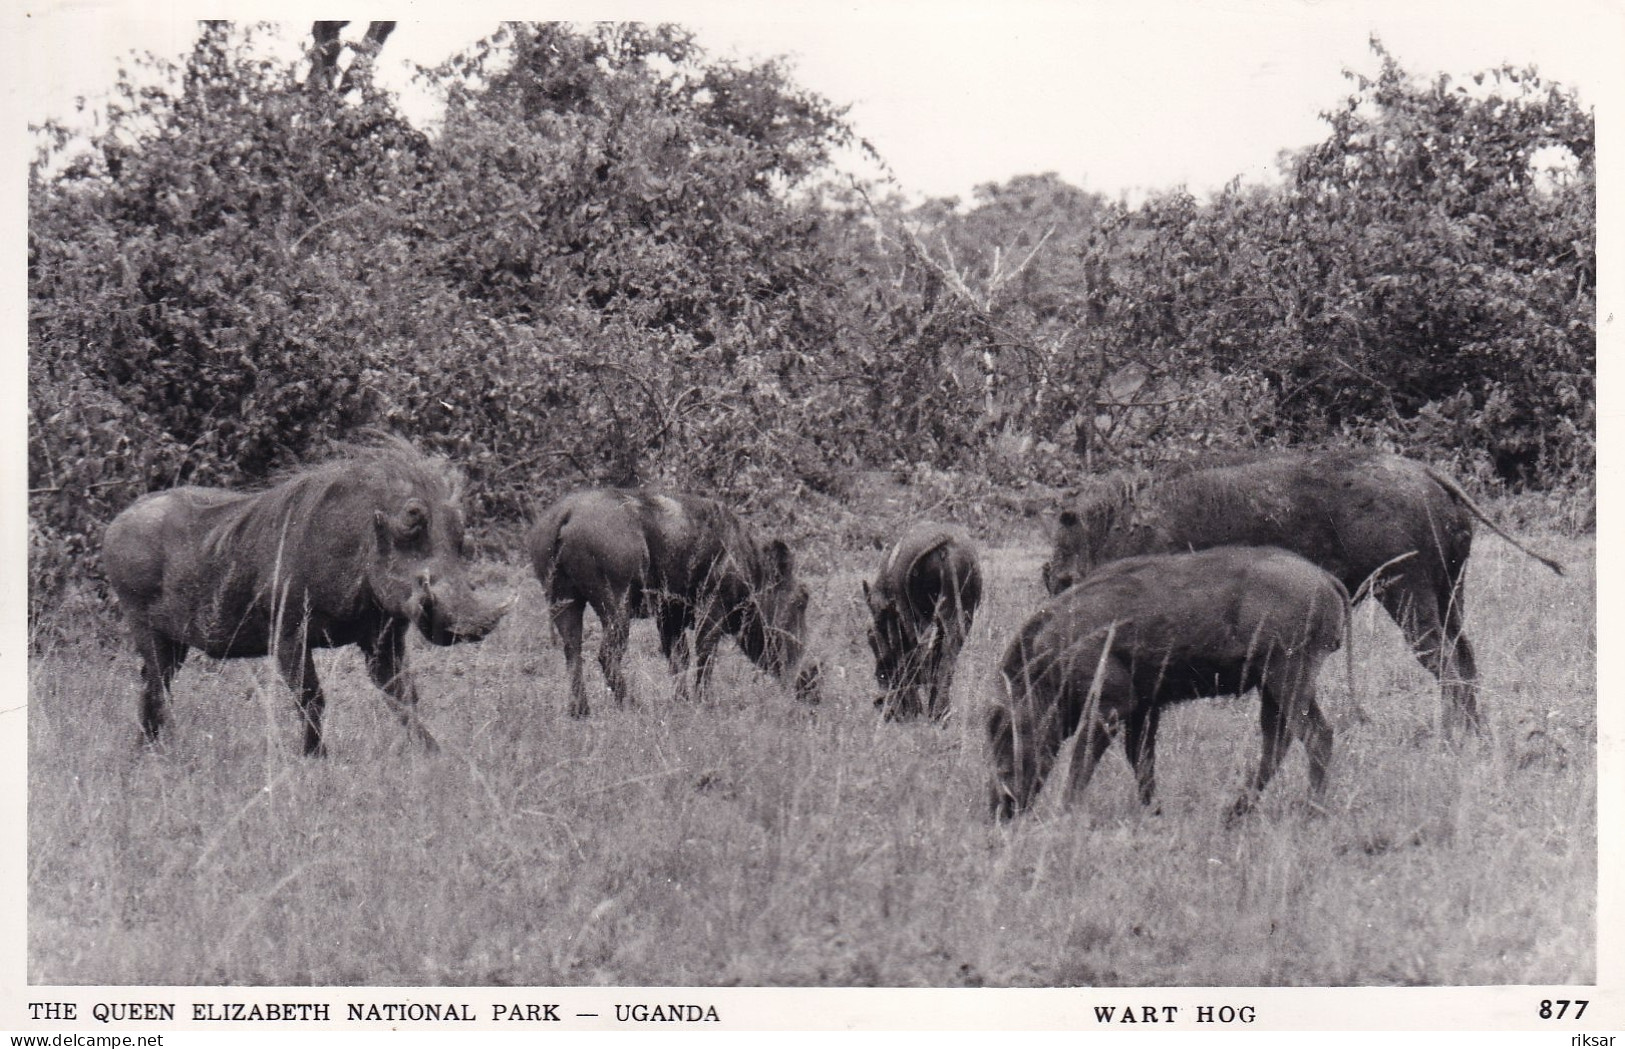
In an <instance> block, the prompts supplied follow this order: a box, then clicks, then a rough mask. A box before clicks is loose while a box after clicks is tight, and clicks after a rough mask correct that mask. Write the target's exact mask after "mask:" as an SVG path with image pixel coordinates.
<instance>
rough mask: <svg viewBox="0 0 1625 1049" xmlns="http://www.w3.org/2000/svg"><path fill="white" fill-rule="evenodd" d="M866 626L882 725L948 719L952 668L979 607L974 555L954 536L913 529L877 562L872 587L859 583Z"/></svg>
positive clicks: (948, 531) (949, 531)
mask: <svg viewBox="0 0 1625 1049" xmlns="http://www.w3.org/2000/svg"><path fill="white" fill-rule="evenodd" d="M863 600H864V602H865V603H866V604H867V605H868V606H869V615H870V617H871V618H872V619H873V621H874V622H873V625H872V626H871V627H870V628H869V647H870V648H871V649H872V650H873V651H874V654H875V681H876V682H878V683H879V685H880V688H881V695H880V697H879V698H877V699H876V700H875V706H877V707H879V708H880V709H881V711H882V712H883V713H884V716H885V717H886V718H888V719H890V718H897V719H906V718H916V717H919V716H920V714H921V712H922V707H921V703H920V692H921V690H922V689H923V690H924V691H925V694H926V698H925V703H924V707H923V712H924V713H926V714H928V715H929V716H931V717H932V718H934V719H937V720H941V719H943V718H946V717H947V716H948V703H949V691H950V689H951V688H952V687H953V682H954V665H955V663H956V662H957V661H958V659H959V650H960V649H961V648H962V647H964V644H965V637H966V636H967V635H968V634H969V633H970V627H971V621H972V619H974V618H975V616H976V606H977V605H978V604H979V603H980V602H981V600H982V569H981V565H980V564H979V562H978V561H977V557H976V547H975V545H974V544H973V543H972V542H971V541H970V537H969V536H967V535H966V534H965V532H964V531H963V530H962V529H959V528H946V527H943V526H941V525H934V524H919V525H915V526H914V527H912V528H910V529H909V530H908V531H907V532H906V533H904V534H903V537H902V538H901V539H899V540H898V541H897V542H896V543H895V544H893V545H892V547H891V549H890V550H888V551H887V552H886V554H885V556H884V557H883V558H881V561H880V572H879V573H878V574H877V575H876V577H875V584H874V586H872V587H871V586H870V585H869V581H868V580H867V579H866V580H864V581H863Z"/></svg>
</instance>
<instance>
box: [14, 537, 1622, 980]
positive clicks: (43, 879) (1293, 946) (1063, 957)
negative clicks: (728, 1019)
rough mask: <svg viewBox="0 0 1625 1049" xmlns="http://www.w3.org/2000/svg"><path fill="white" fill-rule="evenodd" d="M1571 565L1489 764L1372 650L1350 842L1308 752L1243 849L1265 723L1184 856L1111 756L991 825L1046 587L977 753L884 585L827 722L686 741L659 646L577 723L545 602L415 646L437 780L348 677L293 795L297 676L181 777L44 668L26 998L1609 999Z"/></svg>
mask: <svg viewBox="0 0 1625 1049" xmlns="http://www.w3.org/2000/svg"><path fill="white" fill-rule="evenodd" d="M1542 542H1543V545H1546V546H1548V547H1551V548H1553V549H1554V551H1555V552H1556V554H1557V555H1558V556H1559V557H1562V558H1563V559H1564V560H1566V561H1567V562H1568V563H1569V565H1570V566H1571V567H1570V574H1569V576H1568V577H1567V578H1564V579H1558V578H1556V577H1554V576H1551V575H1550V574H1549V573H1547V572H1546V571H1545V570H1544V569H1542V568H1540V567H1539V566H1538V565H1535V564H1534V563H1533V562H1530V561H1528V560H1526V559H1524V558H1523V557H1521V556H1520V555H1518V554H1517V553H1515V552H1513V551H1511V550H1510V549H1509V548H1508V547H1507V546H1506V545H1505V544H1502V543H1500V542H1498V541H1496V540H1495V539H1493V538H1491V537H1485V538H1481V539H1480V541H1479V542H1478V544H1477V553H1476V555H1475V559H1474V564H1473V566H1472V568H1471V570H1470V576H1471V580H1470V584H1471V585H1470V590H1469V594H1470V605H1469V613H1468V622H1469V624H1470V629H1471V631H1472V635H1473V637H1474V640H1475V642H1476V644H1477V648H1478V651H1479V653H1480V663H1481V664H1482V665H1483V668H1484V672H1485V678H1486V679H1485V682H1484V697H1483V702H1484V705H1485V708H1486V710H1487V713H1488V722H1489V732H1488V734H1487V736H1486V737H1485V738H1484V739H1483V740H1481V741H1477V742H1472V743H1469V744H1468V745H1466V746H1464V747H1462V748H1460V749H1452V748H1449V747H1446V746H1444V745H1443V744H1442V742H1441V740H1440V738H1439V736H1438V734H1437V731H1436V726H1437V722H1438V696H1437V689H1436V687H1435V686H1434V684H1433V682H1432V680H1431V679H1430V678H1428V677H1427V676H1426V675H1425V674H1424V673H1423V672H1422V671H1421V670H1420V668H1419V667H1417V666H1416V664H1415V662H1414V660H1412V659H1411V657H1410V655H1409V654H1408V652H1407V650H1406V649H1405V648H1404V646H1403V644H1402V643H1401V641H1400V640H1399V636H1398V632H1397V631H1396V630H1395V629H1394V628H1393V625H1392V624H1391V623H1390V622H1388V621H1387V620H1386V619H1385V618H1382V617H1381V615H1380V613H1371V612H1367V611H1365V610H1362V614H1361V615H1360V616H1359V617H1358V620H1359V626H1358V629H1357V632H1356V645H1357V646H1358V647H1357V649H1356V654H1357V663H1356V669H1357V675H1358V685H1359V688H1360V690H1361V692H1362V700H1363V704H1364V705H1365V707H1366V708H1367V710H1368V711H1369V712H1370V714H1371V715H1372V720H1371V721H1369V722H1365V723H1359V722H1351V721H1349V720H1348V719H1347V718H1340V719H1339V732H1338V738H1337V747H1336V751H1335V755H1334V760H1333V772H1332V780H1331V787H1330V792H1329V796H1328V802H1329V805H1330V813H1329V814H1328V815H1327V816H1325V817H1324V818H1311V817H1309V816H1308V815H1306V814H1305V813H1304V812H1303V811H1302V808H1301V806H1300V805H1299V804H1298V799H1299V798H1300V797H1301V795H1302V792H1303V789H1304V779H1305V776H1304V767H1303V758H1302V755H1301V752H1300V751H1299V750H1298V749H1296V748H1295V749H1294V750H1293V751H1292V753H1291V755H1290V757H1289V759H1288V761H1287V764H1286V766H1285V767H1284V768H1283V771H1282V774H1281V775H1280V776H1279V777H1278V778H1277V780H1276V782H1275V783H1274V784H1272V785H1271V787H1270V789H1269V791H1268V792H1266V794H1265V798H1264V802H1263V804H1262V805H1261V806H1260V811H1259V813H1258V814H1257V815H1256V817H1254V818H1252V819H1250V820H1247V821H1245V822H1244V823H1243V824H1241V825H1240V826H1238V827H1237V828H1235V829H1232V830H1226V829H1225V828H1224V827H1223V826H1222V824H1221V821H1220V814H1221V810H1222V809H1223V807H1224V805H1225V803H1226V802H1227V801H1228V800H1230V799H1231V798H1232V797H1233V796H1234V793H1235V791H1236V790H1237V789H1238V788H1239V785H1240V783H1241V780H1242V777H1243V775H1244V773H1245V770H1246V769H1247V768H1248V767H1249V765H1250V763H1251V762H1252V760H1253V758H1254V756H1255V754H1256V750H1257V747H1258V729H1257V714H1256V711H1257V701H1256V700H1255V699H1251V698H1249V699H1245V700H1241V701H1235V700H1229V701H1203V702H1199V703H1194V704H1190V705H1187V706H1184V707H1181V708H1178V709H1176V710H1174V711H1173V712H1171V713H1170V714H1169V715H1168V716H1167V717H1165V718H1164V720H1163V728H1162V734H1161V738H1160V740H1159V755H1158V757H1159V797H1160V800H1161V802H1162V812H1163V814H1162V815H1160V816H1152V815H1149V814H1147V813H1144V812H1142V811H1141V809H1140V807H1139V806H1138V804H1137V803H1136V802H1135V801H1134V799H1133V790H1132V787H1131V779H1130V776H1129V773H1128V769H1127V766H1126V764H1125V763H1124V762H1123V760H1122V758H1121V752H1120V750H1119V751H1118V752H1117V753H1116V754H1114V755H1111V756H1109V758H1108V760H1107V761H1106V762H1105V763H1103V765H1102V769H1101V773H1100V774H1099V775H1098V776H1097V777H1096V779H1095V781H1094V783H1093V784H1092V785H1091V787H1090V790H1089V793H1088V796H1087V797H1086V798H1085V800H1084V802H1083V805H1082V806H1081V809H1080V810H1077V811H1074V812H1071V813H1065V814H1063V813H1062V812H1061V811H1060V806H1059V804H1058V798H1057V797H1056V796H1055V795H1056V794H1058V791H1054V790H1047V791H1046V792H1045V795H1044V796H1042V797H1041V798H1040V801H1039V804H1038V806H1037V809H1036V810H1035V811H1034V812H1033V813H1031V814H1029V815H1028V816H1027V817H1024V818H1022V819H1020V820H1018V821H1017V822H1015V823H1014V824H1013V825H1011V826H1008V827H997V826H994V825H993V824H992V823H991V822H990V821H989V820H988V819H987V818H986V815H985V799H986V777H987V765H986V761H985V758H984V755H983V751H982V740H981V717H980V712H981V708H982V704H983V703H984V701H985V697H987V696H988V695H989V694H990V689H991V687H992V679H991V668H992V666H993V664H994V662H995V660H996V658H997V655H998V653H999V651H1000V648H1001V646H1002V644H1003V641H1004V639H1005V638H1006V637H1007V636H1008V635H1009V634H1010V633H1011V632H1012V631H1013V630H1014V629H1015V627H1016V626H1017V625H1018V624H1019V623H1020V621H1021V620H1022V619H1023V618H1024V617H1025V616H1026V615H1028V614H1029V613H1030V611H1031V610H1032V609H1033V608H1034V607H1035V606H1036V604H1037V602H1038V600H1039V596H1040V594H1039V588H1038V584H1037V565H1038V562H1039V560H1040V559H1041V557H1042V552H1041V551H1039V550H1038V549H1036V548H1020V549H997V548H995V549H988V550H987V551H986V554H985V556H986V561H987V565H986V567H987V576H988V579H989V594H988V598H987V603H986V605H985V606H984V610H983V614H982V616H981V617H980V618H979V621H978V626H977V629H976V632H975V635H974V638H973V640H972V643H971V644H970V645H969V646H967V651H966V653H965V656H964V662H963V663H962V667H961V674H960V679H959V681H958V683H957V686H956V690H955V703H956V704H957V706H956V716H955V718H954V719H953V721H952V722H951V723H950V724H949V725H948V726H947V727H946V728H935V727H931V726H926V725H894V724H881V723H879V722H878V721H877V720H876V717H875V714H874V711H873V710H872V708H871V707H870V705H869V699H870V695H871V690H872V678H871V668H870V662H869V658H868V650H867V647H866V646H865V645H864V643H863V640H862V639H863V633H862V621H861V616H862V614H863V613H862V608H861V603H860V600H859V598H858V594H857V591H858V580H859V577H860V573H861V572H862V571H863V570H866V569H867V568H868V567H869V564H868V562H869V557H870V555H869V554H868V553H865V554H864V555H862V557H861V558H859V557H856V556H854V557H853V558H852V559H851V560H850V561H849V562H848V563H844V564H842V563H837V564H836V565H835V567H834V570H833V571H831V572H830V573H829V574H828V575H827V576H826V577H824V578H821V579H817V580H814V589H815V593H816V594H817V595H818V597H817V598H816V600H815V626H816V628H817V629H818V631H819V633H820V635H821V637H822V639H823V643H824V647H825V650H826V652H827V654H828V656H829V657H830V659H831V661H832V663H833V664H834V665H835V666H836V667H837V668H844V669H837V671H836V673H835V675H834V677H833V679H832V682H831V684H832V691H833V693H834V694H833V695H832V696H831V697H830V698H829V699H828V700H827V701H826V703H825V704H824V706H823V707H821V708H819V709H817V710H810V709H808V708H806V707H802V706H799V705H797V704H796V703H795V702H794V701H793V700H792V699H791V698H790V697H789V696H788V694H787V693H786V692H785V691H784V690H782V689H780V688H778V687H777V686H775V685H774V684H772V683H771V682H770V681H768V680H767V679H766V678H764V677H762V676H760V675H758V674H757V673H756V672H755V671H754V670H753V669H752V668H751V667H749V666H748V664H746V663H745V661H744V660H743V659H742V657H740V656H739V655H738V653H737V651H733V650H729V652H728V654H727V655H726V657H725V658H724V659H723V660H722V665H721V666H720V667H719V669H718V674H717V678H716V681H715V685H716V688H715V695H714V698H713V700H712V701H711V702H710V703H709V704H707V705H706V706H703V707H689V706H680V705H677V704H676V703H675V702H674V700H673V699H672V695H671V688H670V684H669V682H668V681H667V679H666V676H665V671H664V667H663V664H662V662H661V661H660V659H659V657H658V653H657V651H656V649H655V644H654V639H653V632H652V629H651V627H650V626H649V625H648V624H647V623H640V624H639V625H638V626H637V627H636V628H635V629H634V632H633V648H634V654H635V658H634V660H633V667H632V671H633V681H634V683H635V687H636V688H637V689H638V690H639V691H640V693H641V696H642V700H641V702H640V703H639V704H638V705H637V706H635V707H631V708H627V709H618V708H616V707H615V706H614V704H613V703H612V702H611V701H610V700H609V699H608V697H607V696H604V697H603V698H601V699H598V700H597V704H596V709H595V713H594V716H593V717H592V718H591V719H590V720H588V721H585V722H577V721H572V720H570V719H569V718H567V717H565V715H564V708H565V702H566V695H567V691H568V690H567V686H566V682H565V677H564V673H563V658H562V656H561V654H560V652H559V650H558V649H557V647H556V645H555V644H554V643H553V641H552V639H551V638H550V637H548V635H547V632H546V626H545V624H546V619H545V616H544V611H543V608H542V601H541V594H540V591H539V590H538V589H537V588H536V587H535V584H534V583H528V584H527V586H526V589H525V591H524V598H523V600H522V601H521V604H520V607H519V608H518V609H516V611H515V612H514V613H513V615H512V617H511V619H510V621H509V622H507V623H505V624H504V625H503V627H502V628H501V629H500V630H499V631H498V632H497V633H496V634H495V635H493V637H492V638H491V639H489V640H487V641H486V642H485V643H484V644H482V645H479V646H470V647H466V648H460V649H454V650H429V649H427V647H426V646H422V645H421V644H417V643H414V651H413V658H414V660H415V661H416V665H417V666H418V667H419V669H420V672H421V674H422V686H423V692H424V695H425V708H426V720H427V722H428V724H429V725H430V727H431V729H432V730H433V731H434V733H435V735H436V736H437V737H438V738H439V739H440V741H441V742H442V744H443V745H444V746H445V752H444V753H442V754H441V755H439V756H436V757H427V756H425V755H423V754H422V753H420V752H418V751H417V750H416V748H415V747H413V746H412V745H410V744H409V741H408V740H407V739H406V736H405V733H404V732H403V731H402V730H401V728H400V726H399V725H398V724H397V723H396V722H395V721H394V720H393V719H392V718H391V717H390V716H389V714H388V713H387V711H386V710H385V709H384V706H383V703H382V701H381V699H380V698H378V697H377V696H376V694H375V692H374V691H373V689H372V688H371V686H370V685H369V684H368V683H367V681H366V676H365V673H364V671H363V670H362V668H361V664H360V659H359V657H358V656H357V655H356V654H355V653H354V652H353V651H344V652H340V653H335V654H332V655H326V656H319V657H318V664H319V669H320V672H321V673H322V675H323V679H324V681H325V682H326V683H327V686H328V691H329V696H330V700H331V702H330V705H329V718H330V721H329V725H330V732H329V735H328V739H329V745H330V747H331V748H332V752H333V756H332V758H331V759H329V760H326V761H311V760H306V759H303V758H301V757H299V756H298V741H297V734H296V727H295V715H294V713H293V704H292V700H291V698H290V696H289V695H288V693H287V691H286V690H285V689H284V688H283V687H282V685H281V684H280V683H279V682H277V680H276V679H275V674H274V671H273V670H272V668H271V667H270V666H269V665H267V664H266V663H265V662H264V661H250V662H237V663H229V664H213V663H210V662H209V661H207V660H197V661H195V662H192V663H189V664H188V665H187V666H186V667H185V668H184V669H183V670H182V672H181V675H180V677H179V679H178V681H177V694H176V701H175V703H174V705H173V708H172V709H173V714H174V720H173V723H172V725H171V729H172V731H171V734H170V736H169V738H168V740H167V742H166V743H165V744H164V745H163V746H161V747H160V748H157V749H156V750H145V749H143V748H140V747H138V746H137V744H136V737H137V727H136V718H135V710H136V693H137V689H138V685H137V679H136V662H135V658H134V656H133V655H131V654H129V653H127V652H123V651H121V652H119V653H117V654H116V655H114V654H110V653H109V654H98V653H97V652H96V650H94V649H86V650H83V651H81V650H73V651H66V650H64V651H59V652H56V653H47V654H45V655H43V656H40V657H38V658H36V659H35V660H34V663H33V666H32V671H31V682H30V690H31V696H30V710H29V748H30V768H29V781H30V783H29V785H30V794H29V828H30V833H29V885H30V899H29V961H28V976H29V980H30V981H31V982H36V983H48V984H80V983H112V984H118V983H139V984H192V983H211V984H212V983H227V984H243V983H248V984H255V983H258V984H304V983H312V984H385V985H388V984H412V985H433V984H455V985H469V984H475V985H485V984H496V985H504V984H528V985H555V984H637V985H643V984H648V985H718V984H746V985H815V984H832V985H903V986H909V985H930V986H948V985H980V984H987V985H1034V984H1037V985H1155V984H1166V985H1203V984H1222V985H1233V984H1239V985H1250V984H1265V985H1273V984H1315V985H1348V984H1525V983H1551V984H1560V983H1582V984H1583V983H1589V982H1591V981H1592V980H1593V979H1594V975H1595V936H1594V927H1595V910H1596V906H1595V901H1596V888H1597V886H1596V869H1597V866H1596V828H1597V815H1596V813H1597V806H1596V735H1597V734H1596V719H1595V711H1596V687H1595V681H1596V678H1595V654H1596V635H1595V623H1596V614H1595V608H1596V602H1595V591H1594V584H1593V578H1594V577H1593V563H1594V549H1595V544H1594V541H1592V540H1590V539H1586V540H1583V541H1562V540H1547V539H1543V540H1542ZM514 571H515V573H517V572H518V571H519V570H518V569H515V570H514ZM591 643H593V644H594V645H595V639H593V640H591ZM1335 666H1336V667H1337V669H1336V671H1335V672H1334V670H1333V669H1332V668H1331V667H1329V668H1328V670H1327V672H1326V675H1325V680H1324V681H1323V696H1324V697H1325V705H1326V706H1327V708H1328V709H1329V711H1331V712H1332V713H1333V714H1334V716H1336V715H1338V714H1339V713H1340V712H1345V711H1346V709H1347V705H1346V703H1345V702H1344V698H1345V695H1346V693H1345V689H1344V686H1343V684H1342V675H1341V669H1340V666H1341V664H1340V660H1339V661H1338V662H1337V663H1336V664H1335ZM589 680H590V681H592V682H594V683H596V682H597V676H596V669H595V668H594V669H593V672H592V673H591V675H590V677H589ZM1052 786H1053V785H1052Z"/></svg>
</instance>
